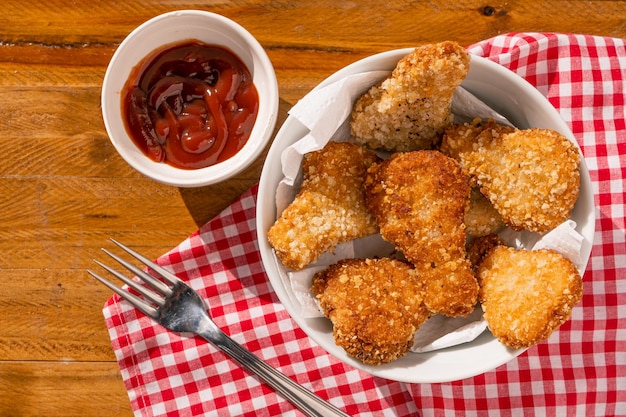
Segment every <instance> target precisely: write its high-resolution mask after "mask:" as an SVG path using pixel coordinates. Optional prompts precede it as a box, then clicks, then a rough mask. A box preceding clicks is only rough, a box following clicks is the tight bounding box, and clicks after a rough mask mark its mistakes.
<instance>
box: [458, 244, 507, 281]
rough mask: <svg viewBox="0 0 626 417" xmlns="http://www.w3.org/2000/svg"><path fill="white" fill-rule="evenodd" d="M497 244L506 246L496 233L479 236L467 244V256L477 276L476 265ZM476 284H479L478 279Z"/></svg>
mask: <svg viewBox="0 0 626 417" xmlns="http://www.w3.org/2000/svg"><path fill="white" fill-rule="evenodd" d="M498 245H502V246H506V243H505V242H504V240H502V238H501V237H500V236H498V235H496V234H490V235H486V236H479V237H477V238H475V239H473V240H472V241H471V242H470V243H469V244H468V245H467V257H468V259H469V260H470V263H471V264H472V270H473V271H474V275H475V276H476V277H477V278H479V277H478V265H480V263H481V262H482V261H483V259H484V258H485V256H486V255H487V254H488V253H489V252H490V251H491V249H493V248H494V247H496V246H498ZM478 285H480V280H479V281H478Z"/></svg>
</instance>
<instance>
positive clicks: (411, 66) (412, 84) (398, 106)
mask: <svg viewBox="0 0 626 417" xmlns="http://www.w3.org/2000/svg"><path fill="white" fill-rule="evenodd" d="M469 63H470V56H469V54H468V53H467V51H466V50H465V49H464V48H463V47H461V46H460V45H459V44H458V43H456V42H451V41H446V42H441V43H437V44H429V45H424V46H419V47H417V48H415V49H414V50H413V52H411V53H410V54H409V55H407V56H406V57H404V58H402V59H401V60H400V61H399V62H398V64H397V66H396V68H395V69H394V70H393V72H392V74H391V75H390V76H389V77H388V78H387V79H385V80H384V81H383V82H382V83H381V84H379V85H376V86H373V87H371V89H370V90H369V91H367V92H366V93H365V94H364V95H363V96H362V97H360V98H359V99H358V100H357V101H356V103H355V105H354V108H353V111H352V121H351V124H350V128H351V132H352V135H353V136H354V137H355V139H356V141H357V142H359V143H363V144H366V145H367V146H369V147H370V148H372V149H385V150H388V151H412V150H419V149H430V148H432V147H433V145H434V144H436V143H438V142H439V140H440V139H441V135H442V133H443V131H444V129H445V128H446V127H447V126H449V125H450V123H451V122H452V114H451V113H450V106H451V103H452V96H453V94H454V90H455V89H456V87H458V86H459V85H460V84H461V82H462V81H463V80H464V79H465V77H466V76H467V73H468V71H469Z"/></svg>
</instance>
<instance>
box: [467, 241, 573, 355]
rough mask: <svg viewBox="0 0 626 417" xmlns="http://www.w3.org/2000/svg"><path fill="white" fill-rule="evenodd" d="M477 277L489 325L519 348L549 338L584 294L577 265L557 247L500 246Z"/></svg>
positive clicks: (507, 342)
mask: <svg viewBox="0 0 626 417" xmlns="http://www.w3.org/2000/svg"><path fill="white" fill-rule="evenodd" d="M478 275H479V279H480V283H481V288H480V301H481V303H482V308H483V312H484V317H485V320H486V321H487V324H488V326H489V329H490V330H491V333H493V335H494V336H495V337H496V338H497V339H498V340H499V341H500V342H502V343H503V344H505V345H507V346H509V347H511V348H514V349H520V348H527V347H529V346H532V345H534V344H537V343H539V342H541V341H543V340H545V339H547V338H548V337H549V336H550V335H551V334H552V332H553V331H554V330H555V329H557V328H558V327H559V326H561V324H563V323H564V322H565V321H567V320H568V319H569V318H570V316H571V314H572V308H573V307H574V305H576V303H578V301H580V299H581V297H582V280H581V277H580V274H579V272H578V269H577V268H576V267H575V266H574V265H573V264H572V263H571V262H570V261H569V260H568V259H567V258H565V257H564V256H562V255H561V254H559V253H557V252H554V251H552V250H547V249H543V250H537V251H526V250H515V249H513V248H507V247H504V246H496V247H495V248H493V249H492V250H491V251H490V252H489V253H488V254H487V256H486V257H485V258H484V259H483V261H482V262H481V264H480V266H479V268H478Z"/></svg>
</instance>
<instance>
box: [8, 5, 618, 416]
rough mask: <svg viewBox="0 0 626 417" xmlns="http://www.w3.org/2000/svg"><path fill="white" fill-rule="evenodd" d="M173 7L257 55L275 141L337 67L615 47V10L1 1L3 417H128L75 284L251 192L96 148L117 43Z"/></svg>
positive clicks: (91, 305)
mask: <svg viewBox="0 0 626 417" xmlns="http://www.w3.org/2000/svg"><path fill="white" fill-rule="evenodd" d="M175 9H202V10H209V11H213V12H216V13H220V14H223V15H225V16H227V17H229V18H231V19H233V20H235V21H237V22H238V23H240V24H241V25H243V26H244V27H246V28H247V29H248V30H249V31H250V32H251V33H252V34H253V35H254V36H255V37H256V38H257V39H258V40H259V42H260V43H261V44H262V45H263V46H264V47H265V48H266V50H267V52H268V54H269V56H270V59H271V60H272V62H273V64H274V66H275V69H276V74H277V77H278V83H279V90H280V114H279V120H278V126H277V128H278V127H280V125H281V124H282V122H283V121H284V120H285V118H286V115H287V111H288V110H289V108H290V107H291V106H293V105H294V104H295V103H296V101H297V100H298V99H300V98H301V97H302V96H304V95H305V94H306V93H307V92H309V91H310V90H311V89H312V88H313V87H315V85H317V84H318V83H319V82H320V81H322V80H323V79H324V78H325V77H327V76H328V75H330V74H332V73H333V72H335V71H336V70H338V69H339V68H341V67H343V66H345V65H347V64H350V63H352V62H354V61H356V60H358V59H360V58H363V57H365V56H367V55H370V54H373V53H376V52H381V51H385V50H389V49H396V48H401V47H409V46H416V45H419V44H424V43H430V42H437V41H442V40H456V41H458V42H460V43H461V44H463V45H469V44H472V43H474V42H477V41H480V40H482V39H486V38H489V37H492V36H495V35H498V34H502V33H507V32H520V31H540V32H574V33H585V34H595V35H603V36H612V37H619V38H624V37H626V2H624V1H550V2H548V1H545V2H539V1H533V0H524V1H506V2H502V1H496V2H490V1H446V0H444V1H399V0H387V1H384V2H373V1H369V0H362V1H327V0H315V1H308V0H307V1H282V0H278V1H260V0H244V1H228V0H224V1H219V2H211V1H204V2H185V1H147V0H138V1H132V2H126V1H114V0H105V1H92V0H74V1H71V2H70V1H65V0H46V1H40V0H36V1H30V2H23V1H15V0H4V1H3V2H2V5H1V7H0V10H1V12H0V146H2V156H1V161H0V285H1V286H2V287H1V289H0V317H1V318H2V319H1V320H2V322H1V323H2V325H0V415H1V416H42V415H45V416H48V417H55V416H85V417H88V416H130V415H132V411H131V409H130V405H129V401H128V396H127V394H126V390H125V389H124V386H123V383H122V379H121V376H120V374H119V370H118V368H117V364H116V362H115V358H114V356H113V353H112V350H111V346H110V341H109V337H108V334H107V330H106V327H105V324H104V320H103V317H102V313H101V309H102V306H103V304H104V302H105V301H106V300H107V298H108V297H109V296H110V292H109V291H108V290H106V289H105V288H104V287H103V286H102V285H100V284H99V283H97V282H96V281H95V280H93V279H91V278H90V277H89V276H88V275H87V274H86V272H85V269H86V268H87V267H90V266H91V265H92V259H93V258H97V257H99V256H100V255H99V248H100V247H101V246H102V245H106V239H107V238H108V237H114V238H117V239H119V240H121V241H123V242H125V243H126V244H128V245H131V246H133V247H134V248H136V249H138V250H139V251H141V252H144V253H145V254H146V255H147V256H148V257H152V258H156V257H157V256H159V255H161V254H162V253H164V252H166V251H168V250H169V249H171V248H172V247H174V246H176V245H177V244H178V243H179V242H180V241H182V240H184V239H185V238H186V237H187V236H188V235H189V234H191V233H193V232H194V231H195V230H196V229H197V228H198V227H199V226H201V225H202V224H204V223H205V222H207V221H208V220H209V219H211V218H212V217H213V216H215V215H216V214H218V213H219V212H220V211H221V210H222V209H224V208H225V207H227V206H228V205H229V204H230V203H231V202H232V201H233V200H234V199H236V198H237V197H238V196H239V195H240V194H241V193H243V192H244V191H245V190H247V189H248V188H249V187H250V186H252V185H253V184H255V183H256V182H257V181H258V179H259V175H260V171H261V168H262V165H263V156H261V157H260V158H259V159H258V160H257V161H256V162H255V163H254V164H253V165H252V166H251V167H250V168H249V169H247V170H246V171H244V172H243V173H242V174H240V175H239V176H237V177H236V178H234V179H232V180H230V181H227V182H224V183H222V184H218V185H214V186H209V187H202V188H196V189H177V188H174V187H169V186H165V185H160V184H157V183H155V182H153V181H151V180H149V179H146V178H144V177H143V176H141V175H140V174H138V173H137V172H135V171H134V170H133V169H132V168H130V167H129V166H128V165H127V164H126V163H125V162H124V161H123V160H122V159H121V158H120V157H119V156H118V154H117V153H116V151H115V150H114V148H113V147H112V145H111V144H110V142H109V140H108V137H107V135H106V132H105V129H104V125H103V122H102V118H101V113H100V88H101V84H102V79H103V77H104V73H105V70H106V66H107V64H108V62H109V59H110V58H111V56H112V54H113V52H114V51H115V49H116V47H117V46H118V45H119V43H120V42H121V41H122V40H123V39H124V37H125V36H126V35H127V34H128V33H129V32H130V31H131V30H132V29H134V28H135V27H136V26H137V25H139V24H140V23H142V22H143V21H145V20H147V19H149V18H151V17H153V16H155V15H158V14H160V13H164V12H167V11H171V10H175Z"/></svg>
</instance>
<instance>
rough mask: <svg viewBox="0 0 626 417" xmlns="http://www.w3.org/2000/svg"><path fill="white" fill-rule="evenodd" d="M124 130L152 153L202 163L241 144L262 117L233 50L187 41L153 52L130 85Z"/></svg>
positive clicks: (185, 164)
mask: <svg viewBox="0 0 626 417" xmlns="http://www.w3.org/2000/svg"><path fill="white" fill-rule="evenodd" d="M122 94H123V101H122V114H123V115H124V116H125V125H126V130H127V132H128V133H129V135H130V137H131V138H132V139H133V141H134V142H135V144H136V145H137V146H138V147H139V148H140V149H141V150H142V151H143V153H145V154H146V155H147V156H148V157H149V158H150V159H152V160H153V161H156V162H165V163H167V164H169V165H172V166H174V167H177V168H182V169H197V168H204V167H207V166H210V165H213V164H216V163H218V162H222V161H224V160H226V159H228V158H230V157H232V156H233V155H235V154H236V153H237V151H239V149H241V148H242V147H243V146H244V144H245V143H246V141H247V140H248V138H249V137H250V132H251V131H252V127H253V125H254V122H255V120H256V116H257V112H258V108H259V97H258V93H257V90H256V87H255V86H254V84H253V82H252V75H251V74H250V71H249V70H248V69H247V68H246V66H245V65H244V64H243V63H242V62H241V60H240V59H239V58H238V57H237V56H235V55H234V54H233V53H232V52H230V51H229V50H227V49H225V48H223V47H220V46H216V45H208V44H205V43H202V42H200V41H195V40H189V41H183V42H181V43H177V44H173V45H169V46H167V47H166V48H164V49H161V50H158V51H155V52H153V53H152V54H151V55H149V56H148V57H146V58H145V59H144V60H143V61H142V62H141V63H139V64H138V65H137V66H136V67H135V68H133V71H132V72H131V75H130V77H129V79H128V81H126V84H125V85H124V90H123V92H122Z"/></svg>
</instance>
